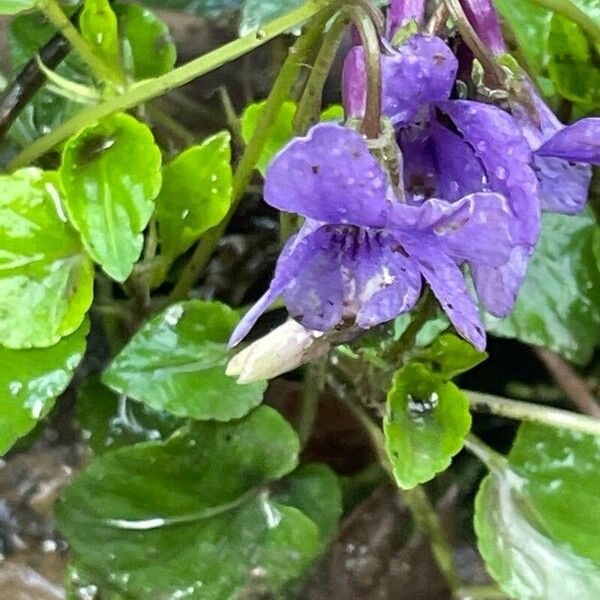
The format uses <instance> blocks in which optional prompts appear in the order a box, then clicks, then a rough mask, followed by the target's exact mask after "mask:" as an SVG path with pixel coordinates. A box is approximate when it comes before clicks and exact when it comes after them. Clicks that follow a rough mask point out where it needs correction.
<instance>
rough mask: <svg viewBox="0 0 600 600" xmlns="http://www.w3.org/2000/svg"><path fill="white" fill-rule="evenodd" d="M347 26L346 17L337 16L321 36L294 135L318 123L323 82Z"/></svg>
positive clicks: (295, 122)
mask: <svg viewBox="0 0 600 600" xmlns="http://www.w3.org/2000/svg"><path fill="white" fill-rule="evenodd" d="M349 24H350V20H349V18H348V16H347V15H338V17H337V18H336V19H335V20H334V22H333V24H332V25H331V27H330V28H329V31H328V32H327V33H326V34H325V35H324V36H323V42H322V44H321V48H320V50H319V53H318V54H317V58H316V59H315V63H314V65H313V68H312V70H311V72H310V76H309V77H308V81H307V82H306V87H305V88H304V92H303V94H302V97H301V99H300V102H299V103H298V108H297V109H296V114H295V115H294V123H293V127H294V133H295V134H296V135H303V134H304V133H305V132H306V130H307V129H308V128H309V127H310V126H311V125H314V124H315V123H318V121H319V118H320V114H321V105H322V103H323V88H324V87H325V81H326V80H327V77H328V75H329V71H330V70H331V65H332V64H333V61H334V60H335V56H336V53H337V49H338V47H339V45H340V42H341V41H342V36H343V35H344V31H345V29H346V27H348V25H349Z"/></svg>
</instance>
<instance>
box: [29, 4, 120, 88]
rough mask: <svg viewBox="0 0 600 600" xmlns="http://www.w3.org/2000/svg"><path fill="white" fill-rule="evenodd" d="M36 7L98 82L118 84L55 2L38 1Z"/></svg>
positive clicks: (107, 66)
mask: <svg viewBox="0 0 600 600" xmlns="http://www.w3.org/2000/svg"><path fill="white" fill-rule="evenodd" d="M38 7H39V9H40V10H41V11H42V12H43V13H44V15H45V16H46V18H47V19H48V21H50V23H52V25H54V27H56V29H58V31H59V32H60V33H61V34H62V35H63V36H64V37H65V38H66V39H67V40H68V41H69V43H70V44H71V46H72V47H73V48H74V49H75V51H76V52H77V53H78V54H79V56H80V57H81V58H82V60H83V61H84V62H85V64H86V65H87V66H88V68H89V69H90V71H91V72H92V74H93V75H94V77H95V78H96V79H98V81H111V82H113V83H120V78H119V77H118V76H117V74H116V73H115V71H114V69H112V68H111V67H110V65H108V64H107V63H106V62H105V61H104V60H103V58H102V57H101V56H99V55H98V53H97V52H96V51H95V50H94V47H93V46H92V45H91V44H90V43H89V42H88V41H87V40H86V39H85V38H84V37H83V36H82V35H81V34H80V33H79V31H77V29H76V28H75V26H74V25H73V23H71V21H69V19H68V18H67V15H65V13H64V12H63V10H62V8H61V7H60V5H59V4H58V2H57V1H56V0H39V2H38Z"/></svg>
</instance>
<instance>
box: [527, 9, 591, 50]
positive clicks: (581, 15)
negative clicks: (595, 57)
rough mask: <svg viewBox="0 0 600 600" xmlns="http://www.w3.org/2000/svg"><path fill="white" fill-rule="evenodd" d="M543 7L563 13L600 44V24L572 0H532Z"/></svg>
mask: <svg viewBox="0 0 600 600" xmlns="http://www.w3.org/2000/svg"><path fill="white" fill-rule="evenodd" d="M530 2H532V3H533V4H537V5H538V6H541V7H542V8H546V9H548V10H551V11H553V12H555V13H558V14H561V15H563V16H564V17H567V19H569V20H571V21H573V22H574V23H577V25H579V27H581V29H582V30H583V31H584V32H585V33H586V34H587V35H588V37H589V38H590V39H591V40H592V42H594V43H595V44H600V25H598V23H597V22H596V21H595V20H594V19H592V17H590V16H588V15H587V14H586V13H585V12H584V11H583V10H581V9H580V8H579V7H577V6H575V4H573V2H571V0H530Z"/></svg>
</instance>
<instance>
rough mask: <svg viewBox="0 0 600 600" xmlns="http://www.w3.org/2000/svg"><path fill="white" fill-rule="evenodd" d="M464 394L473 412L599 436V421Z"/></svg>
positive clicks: (557, 409)
mask: <svg viewBox="0 0 600 600" xmlns="http://www.w3.org/2000/svg"><path fill="white" fill-rule="evenodd" d="M466 393H467V397H468V398H469V402H470V403H471V408H472V409H473V410H474V411H481V412H484V413H488V414H489V413H491V414H493V415H498V416H501V417H507V418H509V419H516V420H518V421H530V422H532V423H540V424H542V425H548V426H550V427H559V428H565V429H571V430H573V431H579V432H581V433H587V434H589V435H595V436H600V419H595V418H593V417H588V416H586V415H579V414H576V413H572V412H569V411H567V410H561V409H559V408H550V407H548V406H540V405H539V404H530V403H529V402H521V401H520V400H509V399H508V398H501V397H499V396H492V395H491V394H482V393H480V392H471V391H467V392H466Z"/></svg>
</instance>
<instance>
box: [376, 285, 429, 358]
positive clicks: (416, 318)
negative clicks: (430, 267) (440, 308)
mask: <svg viewBox="0 0 600 600" xmlns="http://www.w3.org/2000/svg"><path fill="white" fill-rule="evenodd" d="M436 310H437V301H436V299H435V297H434V295H433V294H432V293H431V292H430V291H429V290H427V291H426V292H425V294H424V296H423V298H422V300H421V302H420V304H419V306H418V307H417V310H415V311H414V313H413V316H412V319H411V321H410V323H409V324H408V327H407V328H406V330H405V331H404V332H403V333H402V335H401V336H400V338H399V339H398V340H397V341H396V342H394V343H393V344H392V345H391V346H390V348H389V349H388V351H387V352H386V358H387V359H388V360H389V361H390V362H392V363H395V362H397V361H399V360H400V358H401V357H402V355H403V354H404V353H405V352H407V351H408V350H410V349H412V348H413V347H414V345H415V341H416V339H417V335H418V334H419V331H421V329H423V326H424V325H425V323H427V321H429V319H431V317H432V316H433V315H434V314H435V312H436Z"/></svg>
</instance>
